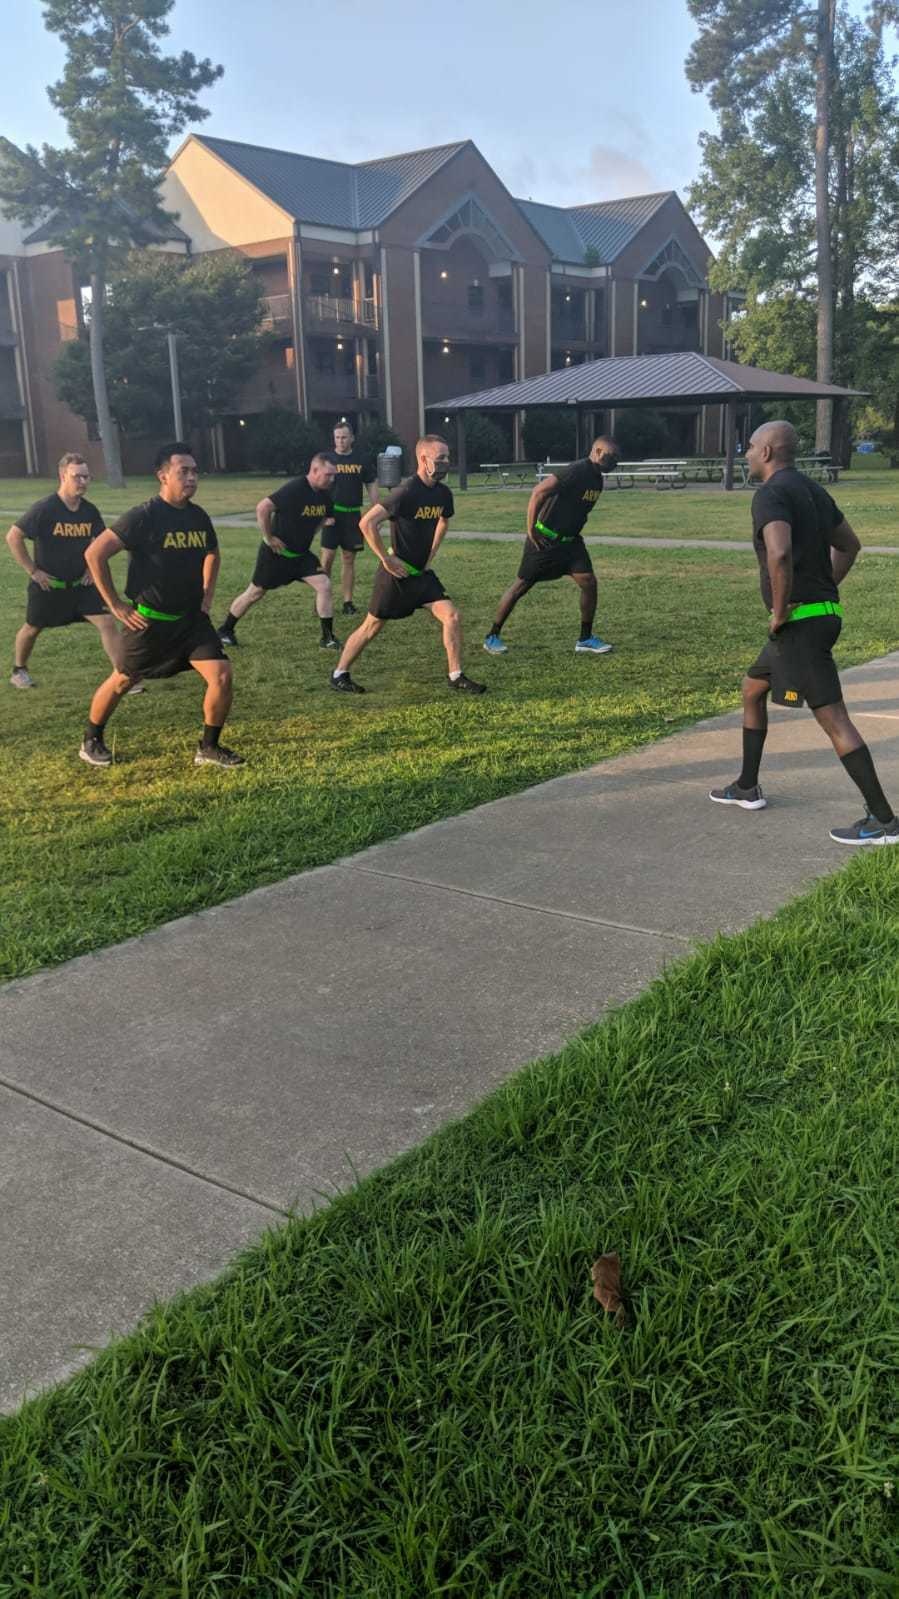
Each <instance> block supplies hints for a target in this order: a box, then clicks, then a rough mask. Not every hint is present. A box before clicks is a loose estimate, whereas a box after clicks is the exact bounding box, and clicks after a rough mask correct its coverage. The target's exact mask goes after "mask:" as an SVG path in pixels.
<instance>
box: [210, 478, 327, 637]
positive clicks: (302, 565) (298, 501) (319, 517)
mask: <svg viewBox="0 0 899 1599" xmlns="http://www.w3.org/2000/svg"><path fill="white" fill-rule="evenodd" d="M336 470H337V469H336V467H335V465H334V457H333V456H332V455H325V454H324V453H322V454H319V455H313V457H312V460H311V461H310V462H309V471H308V472H307V473H306V475H305V477H293V478H291V479H290V480H289V481H288V482H287V483H283V484H282V485H281V487H280V488H279V489H276V490H275V492H274V494H268V495H266V497H265V499H264V500H260V501H259V504H258V505H257V507H256V520H257V522H258V523H259V529H260V532H261V533H262V543H261V544H260V546H259V552H258V554H257V556H256V565H255V567H254V569H253V576H252V577H251V579H250V585H249V588H246V589H244V591H243V593H242V594H238V596H237V599H236V600H234V601H233V602H232V605H231V609H230V611H229V612H228V615H227V616H226V617H225V620H224V622H223V623H222V625H221V627H220V628H219V638H220V639H221V641H222V643H223V644H236V643H237V624H238V622H239V621H240V618H241V617H242V616H245V615H246V613H247V611H248V610H249V609H250V606H251V605H256V604H258V602H259V601H260V600H261V599H264V597H265V595H266V594H268V593H269V592H270V590H271V589H282V588H285V587H286V586H287V584H288V583H308V584H309V586H310V588H313V589H314V590H315V608H316V611H317V612H318V619H319V622H320V623H321V630H322V636H321V640H320V643H321V648H322V649H323V650H336V649H339V648H340V642H339V640H338V639H336V638H335V637H334V605H333V601H332V599H331V579H330V578H329V577H327V576H326V574H325V573H324V572H323V571H322V568H321V567H320V565H319V563H318V557H317V556H315V555H313V554H312V552H311V550H310V548H309V546H310V545H311V543H312V540H313V539H314V538H315V535H316V533H317V532H318V530H319V528H320V527H321V526H322V525H323V524H328V523H330V522H331V520H332V508H333V502H332V499H331V489H332V486H333V483H334V477H335V474H336Z"/></svg>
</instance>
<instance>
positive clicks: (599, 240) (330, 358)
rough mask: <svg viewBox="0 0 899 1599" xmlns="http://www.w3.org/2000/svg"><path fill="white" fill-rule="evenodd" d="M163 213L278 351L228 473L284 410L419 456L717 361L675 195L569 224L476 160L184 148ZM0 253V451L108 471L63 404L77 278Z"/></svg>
mask: <svg viewBox="0 0 899 1599" xmlns="http://www.w3.org/2000/svg"><path fill="white" fill-rule="evenodd" d="M162 197H163V203H164V205H165V207H166V209H167V210H168V211H170V212H173V213H175V214H176V215H177V218H178V223H179V226H178V227H177V228H174V229H173V230H172V234H171V237H169V238H167V239H166V240H165V241H160V242H161V243H162V247H164V248H167V249H173V250H182V251H185V252H188V253H191V254H193V255H199V254H202V253H204V252H207V251H217V250H234V251H238V252H239V253H240V254H241V255H242V256H243V257H244V258H245V259H246V260H247V261H248V262H249V263H250V264H251V265H252V268H253V271H254V273H256V274H257V276H258V279H259V285H260V290H261V292H262V293H263V295H264V296H265V307H266V322H267V326H268V327H269V329H270V331H271V332H272V334H273V335H274V337H273V339H272V341H271V344H270V347H269V349H268V351H267V353H266V355H265V358H264V360H263V362H262V363H261V365H260V367H259V369H258V371H257V373H256V374H255V376H254V378H253V379H252V381H251V382H250V383H249V384H248V385H247V387H246V389H245V390H244V392H243V394H242V395H241V397H240V403H239V407H237V408H235V413H234V415H233V416H231V417H226V418H222V420H221V422H220V424H219V425H218V427H217V428H216V429H215V430H214V438H213V440H212V441H211V443H212V456H213V459H214V461H215V462H216V464H218V465H219V466H229V467H231V468H239V467H240V466H241V465H243V464H244V462H243V452H242V443H243V439H242V429H241V424H242V422H243V423H245V422H246V419H247V417H248V416H249V415H251V414H252V413H254V412H258V411H262V410H264V409H265V408H266V407H267V406H270V405H272V404H277V405H286V406H291V407H293V406H295V407H296V408H297V409H298V410H299V411H300V412H302V413H303V414H305V415H307V416H310V417H313V418H316V419H318V420H320V421H322V422H323V423H327V424H330V423H332V422H333V421H335V420H336V419H337V418H338V417H346V418H348V419H349V420H351V421H353V422H354V423H355V424H356V425H357V426H359V425H361V424H363V423H365V422H366V421H368V420H370V419H374V418H377V419H381V420H383V421H385V422H387V423H389V424H390V425H391V426H392V427H394V428H395V429H396V431H397V432H398V433H399V434H400V436H401V437H402V438H403V439H404V440H406V441H407V442H408V441H411V440H413V439H414V438H415V436H416V434H417V433H418V432H419V431H421V430H422V429H423V428H424V427H425V426H439V425H440V424H441V423H442V413H441V411H440V402H441V400H444V399H448V398H449V397H450V396H452V395H454V394H459V393H464V392H471V391H472V390H476V389H480V388H486V387H489V386H491V385H495V384H500V383H505V382H511V381H512V380H514V379H516V378H522V377H531V376H534V375H536V374H538V373H542V372H545V371H547V370H549V369H551V368H557V367H561V366H564V365H570V364H575V363H577V362H580V361H586V360H593V359H597V358H599V357H601V356H606V355H633V354H653V353H658V352H660V351H669V350H703V351H705V352H706V353H708V354H712V355H721V354H723V353H724V351H723V340H722V333H721V326H720V324H721V322H722V320H723V318H724V315H725V311H726V307H725V304H724V302H723V301H722V299H721V297H720V296H718V295H715V294H713V293H712V292H710V289H709V285H708V276H707V274H708V267H709V263H710V260H711V255H710V251H709V249H708V247H707V246H706V244H705V243H704V241H703V239H702V237H701V235H700V234H699V232H698V231H697V229H696V227H695V225H694V223H693V222H692V221H691V219H690V217H689V215H688V214H687V212H686V210H685V209H684V207H683V205H682V204H681V202H680V200H679V199H678V197H677V195H676V194H674V193H671V192H668V193H662V194H653V195H641V196H637V197H636V198H633V199H626V200H610V201H605V202H601V203H599V204H597V205H592V206H578V207H574V208H563V207H557V206H551V205H543V204H536V203H534V202H531V201H526V200H516V199H514V198H513V197H512V195H510V194H509V192H508V191H507V190H506V188H505V187H504V185H503V184H502V183H501V181H500V179H499V178H498V177H497V175H496V173H495V172H494V171H493V170H492V168H491V167H490V166H489V165H488V163H487V162H486V161H485V160H484V158H483V156H482V155H481V154H480V152H479V151H478V150H477V148H476V147H475V146H474V145H473V144H472V143H471V142H470V141H469V140H466V141H463V142H461V143H458V144H448V145H442V146H438V147H437V148H434V149H429V150H420V151H413V152H411V153H408V154H403V155H399V156H394V157H389V158H385V159H383V160H376V161H367V162H360V163H357V164H355V165H350V164H346V163H343V162H337V161H327V160H322V159H319V158H318V157H312V156H304V155H297V154H293V153H292V152H290V151H282V150H269V149H263V148H261V147H259V146H257V145H249V144H241V143H237V142H235V141H232V140H228V139H217V138H212V137H207V136H206V135H202V134H191V135H190V136H189V137H188V138H187V139H186V140H185V142H184V143H183V144H182V146H181V147H180V149H179V150H178V151H177V153H176V154H175V156H174V157H173V159H172V162H171V165H170V168H169V171H168V173H167V175H166V178H165V180H164V183H163V195H162ZM6 242H7V243H9V242H13V244H14V245H15V248H14V249H13V252H12V255H11V256H4V254H3V253H2V250H3V246H4V239H3V236H2V235H0V273H3V272H4V271H5V274H6V279H7V298H8V300H9V304H10V306H11V307H12V308H13V309H12V310H11V313H10V316H9V317H8V319H7V321H6V323H5V322H4V320H3V316H4V302H3V297H2V294H0V450H3V449H5V450H6V452H7V453H6V457H5V458H6V459H12V458H14V457H15V456H16V452H17V450H18V454H19V458H20V459H21V460H22V462H23V465H22V468H21V469H22V470H24V469H25V467H26V466H28V467H29V469H32V470H33V469H34V468H33V465H32V464H31V463H37V465H39V467H40V469H41V470H47V468H48V466H49V465H50V463H52V461H53V460H54V459H55V457H56V456H57V455H58V454H59V453H60V452H61V451H62V449H64V448H82V449H84V450H85V453H86V454H88V456H89V458H91V459H92V464H95V465H96V466H98V467H99V465H100V463H99V460H98V450H97V447H96V445H92V444H91V442H90V441H89V440H88V438H87V434H86V429H85V427H84V424H83V423H82V422H80V421H79V420H78V419H77V418H74V417H73V416H72V415H71V413H70V412H68V411H67V410H66V408H65V407H64V406H62V405H61V404H60V402H59V401H58V400H56V398H55V395H54V393H53V387H52V373H51V367H52V360H53V356H54V354H55V353H56V351H57V349H58V347H59V344H60V341H61V340H62V339H64V338H66V337H73V336H74V335H75V333H76V332H77V328H78V325H79V319H80V316H81V305H80V296H79V293H78V290H77V285H76V284H75V282H74V280H73V275H72V271H71V268H70V267H69V266H68V264H67V263H66V262H65V260H64V258H63V256H62V254H61V252H60V251H59V250H56V249H51V248H50V247H49V246H48V245H47V244H46V242H45V240H44V239H43V238H42V237H41V234H40V232H38V233H37V234H32V235H30V236H29V238H28V239H25V240H24V241H22V240H21V239H20V240H19V241H18V243H17V244H16V242H15V241H6ZM2 286H3V285H2V280H0V288H2ZM4 328H5V329H6V332H5V333H4ZM4 338H5V339H6V341H7V342H6V343H5V344H4ZM5 351H6V352H11V357H10V355H9V354H7V358H6V366H7V367H9V369H10V370H9V372H8V373H7V372H6V371H5V368H4V366H3V365H2V361H3V358H4V352H5ZM13 370H14V371H15V374H16V381H15V382H14V381H13V376H12V374H13ZM4 382H5V383H6V387H4ZM7 391H8V392H7ZM4 395H5V396H6V398H5V400H4ZM4 405H5V409H4ZM672 427H673V429H674V431H675V433H676V434H677V442H678V447H679V448H680V449H692V448H698V449H702V450H715V451H717V450H718V449H719V448H720V417H719V416H718V413H717V408H711V407H709V408H707V409H706V410H705V411H702V412H700V411H697V412H693V413H686V414H685V413H684V412H683V411H681V412H676V413H672ZM4 428H5V429H6V430H7V431H6V432H3V431H2V430H3V429H4ZM678 430H679V433H678ZM517 442H518V441H517V427H516V436H515V437H510V440H509V444H510V449H513V448H515V446H516V444H517ZM126 458H127V447H126ZM134 464H137V463H134Z"/></svg>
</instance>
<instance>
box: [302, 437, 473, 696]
mask: <svg viewBox="0 0 899 1599" xmlns="http://www.w3.org/2000/svg"><path fill="white" fill-rule="evenodd" d="M415 457H416V461H417V463H418V471H417V472H416V474H415V476H414V477H410V478H407V479H406V481H405V483H402V484H400V487H399V488H398V489H395V490H394V492H393V493H392V494H391V495H390V497H389V498H388V501H387V504H386V505H373V506H372V508H371V510H370V511H367V512H366V514H365V516H364V517H363V518H362V523H361V527H362V536H363V538H364V539H365V541H366V543H367V544H368V545H369V547H370V549H371V550H373V551H374V554H375V555H376V556H377V558H378V560H379V561H380V563H381V564H380V567H379V569H378V572H377V575H376V577H375V582H374V588H373V590H372V597H371V600H370V602H369V607H368V615H367V616H366V618H365V620H364V622H362V623H361V624H360V626H359V627H357V628H356V631H355V632H354V633H351V634H350V637H349V638H348V639H347V641H346V644H345V645H344V648H343V654H342V655H341V657H340V660H339V661H338V663H337V667H336V669H335V671H334V672H332V674H331V687H332V688H334V689H337V690H338V692H339V693H342V694H364V693H365V690H364V688H362V686H361V684H359V683H354V682H353V679H352V678H351V677H350V667H351V666H352V664H353V662H354V661H355V660H356V657H357V656H359V655H361V653H362V651H363V650H364V649H365V646H366V644H370V643H371V641H372V639H373V638H375V637H376V635H377V634H378V633H380V631H381V629H382V627H383V626H384V623H385V622H389V621H393V620H396V619H398V618H400V617H404V616H411V615H412V614H413V612H414V611H417V610H419V609H421V608H424V609H425V610H428V611H430V613H431V615H432V616H433V617H434V618H435V620H436V621H438V622H439V623H440V625H441V627H442V628H443V643H444V648H445V649H446V659H447V668H448V672H449V686H450V688H451V689H453V690H454V692H456V693H463V694H466V693H467V694H483V693H484V684H483V683H473V682H472V680H471V678H470V677H466V676H465V673H464V672H463V670H462V622H461V618H460V616H459V612H458V611H457V609H456V607H455V605H454V604H453V602H452V600H451V599H450V598H449V595H448V594H447V592H446V589H445V588H444V587H443V584H442V583H441V581H440V579H439V577H438V576H437V574H436V573H435V572H432V571H431V561H432V560H433V558H434V556H435V555H436V554H437V550H438V549H439V547H440V544H441V543H442V541H443V538H444V535H445V533H446V530H447V526H448V524H449V520H450V517H451V516H452V514H453V509H454V507H453V496H452V494H451V493H450V491H449V489H448V488H447V487H446V484H445V483H444V481H443V479H444V478H445V477H446V474H447V472H448V471H449V446H448V445H447V442H446V440H445V439H441V438H440V437H439V436H438V435H437V434H436V433H428V434H426V436H425V437H424V438H423V439H419V441H418V443H417V444H416V446H415ZM385 521H390V522H391V523H392V526H393V537H392V543H391V545H390V548H389V549H385V548H384V545H383V543H382V541H381V535H380V533H379V531H378V529H379V527H380V526H381V523H382V522H385Z"/></svg>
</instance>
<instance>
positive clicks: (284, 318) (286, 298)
mask: <svg viewBox="0 0 899 1599" xmlns="http://www.w3.org/2000/svg"><path fill="white" fill-rule="evenodd" d="M260 326H261V327H263V328H265V329H267V331H268V332H269V333H290V332H291V331H292V329H293V317H292V315H291V310H290V295H289V294H264V295H263V296H262V321H261V323H260Z"/></svg>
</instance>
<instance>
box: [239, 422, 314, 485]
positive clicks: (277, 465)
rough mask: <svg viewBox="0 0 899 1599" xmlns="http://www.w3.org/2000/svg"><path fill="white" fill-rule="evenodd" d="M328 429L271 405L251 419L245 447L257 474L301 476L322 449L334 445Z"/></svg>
mask: <svg viewBox="0 0 899 1599" xmlns="http://www.w3.org/2000/svg"><path fill="white" fill-rule="evenodd" d="M331 442H332V441H331V439H330V438H329V437H328V433H327V430H326V429H325V428H322V427H319V426H318V425H317V424H316V423H314V422H307V421H306V419H305V417H302V416H300V414H299V412H298V411H290V410H288V408H287V407H286V406H281V405H270V406H268V407H267V409H266V410H265V411H259V412H258V413H257V414H256V415H255V416H249V417H247V426H246V439H245V440H244V447H245V449H246V453H247V463H248V465H249V468H250V470H251V471H253V472H271V473H272V475H273V476H278V477H299V475H300V473H301V472H306V471H308V468H309V462H310V460H311V459H312V457H313V455H315V454H316V452H317V451H318V450H327V449H328V447H329V446H330V444H331Z"/></svg>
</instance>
